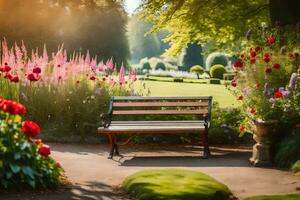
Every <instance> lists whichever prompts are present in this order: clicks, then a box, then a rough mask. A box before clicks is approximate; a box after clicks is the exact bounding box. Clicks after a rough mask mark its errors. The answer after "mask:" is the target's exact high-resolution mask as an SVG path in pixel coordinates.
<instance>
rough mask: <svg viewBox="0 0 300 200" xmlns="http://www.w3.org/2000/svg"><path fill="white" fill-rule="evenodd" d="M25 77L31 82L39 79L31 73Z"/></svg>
mask: <svg viewBox="0 0 300 200" xmlns="http://www.w3.org/2000/svg"><path fill="white" fill-rule="evenodd" d="M27 79H28V80H30V81H32V82H35V81H38V80H39V79H38V78H37V77H35V75H34V74H33V73H30V74H28V75H27Z"/></svg>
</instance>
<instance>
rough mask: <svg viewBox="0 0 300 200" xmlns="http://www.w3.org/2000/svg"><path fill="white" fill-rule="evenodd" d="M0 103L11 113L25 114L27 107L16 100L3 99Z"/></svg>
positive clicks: (4, 109)
mask: <svg viewBox="0 0 300 200" xmlns="http://www.w3.org/2000/svg"><path fill="white" fill-rule="evenodd" d="M0 103H1V108H2V110H3V111H4V112H7V113H10V114H11V115H24V114H25V113H26V107H25V106H24V105H22V104H20V103H17V102H15V101H11V100H4V99H2V100H1V102H0Z"/></svg>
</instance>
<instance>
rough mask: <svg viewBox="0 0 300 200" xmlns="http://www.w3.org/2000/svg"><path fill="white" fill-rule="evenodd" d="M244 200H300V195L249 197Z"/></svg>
mask: <svg viewBox="0 0 300 200" xmlns="http://www.w3.org/2000/svg"><path fill="white" fill-rule="evenodd" d="M244 200H300V193H297V194H286V195H270V196H268V195H266V196H256V197H249V198H246V199H244Z"/></svg>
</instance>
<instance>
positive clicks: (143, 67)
mask: <svg viewBox="0 0 300 200" xmlns="http://www.w3.org/2000/svg"><path fill="white" fill-rule="evenodd" d="M142 70H147V71H149V70H151V65H150V63H149V62H145V63H144V64H143V66H142Z"/></svg>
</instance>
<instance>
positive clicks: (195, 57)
mask: <svg viewBox="0 0 300 200" xmlns="http://www.w3.org/2000/svg"><path fill="white" fill-rule="evenodd" d="M203 64H204V63H203V56H202V47H201V46H200V45H198V44H197V43H193V44H189V45H188V47H187V48H186V49H185V51H184V54H183V59H182V65H183V67H184V68H185V69H186V71H189V70H190V68H191V67H192V66H194V65H201V66H203Z"/></svg>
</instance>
